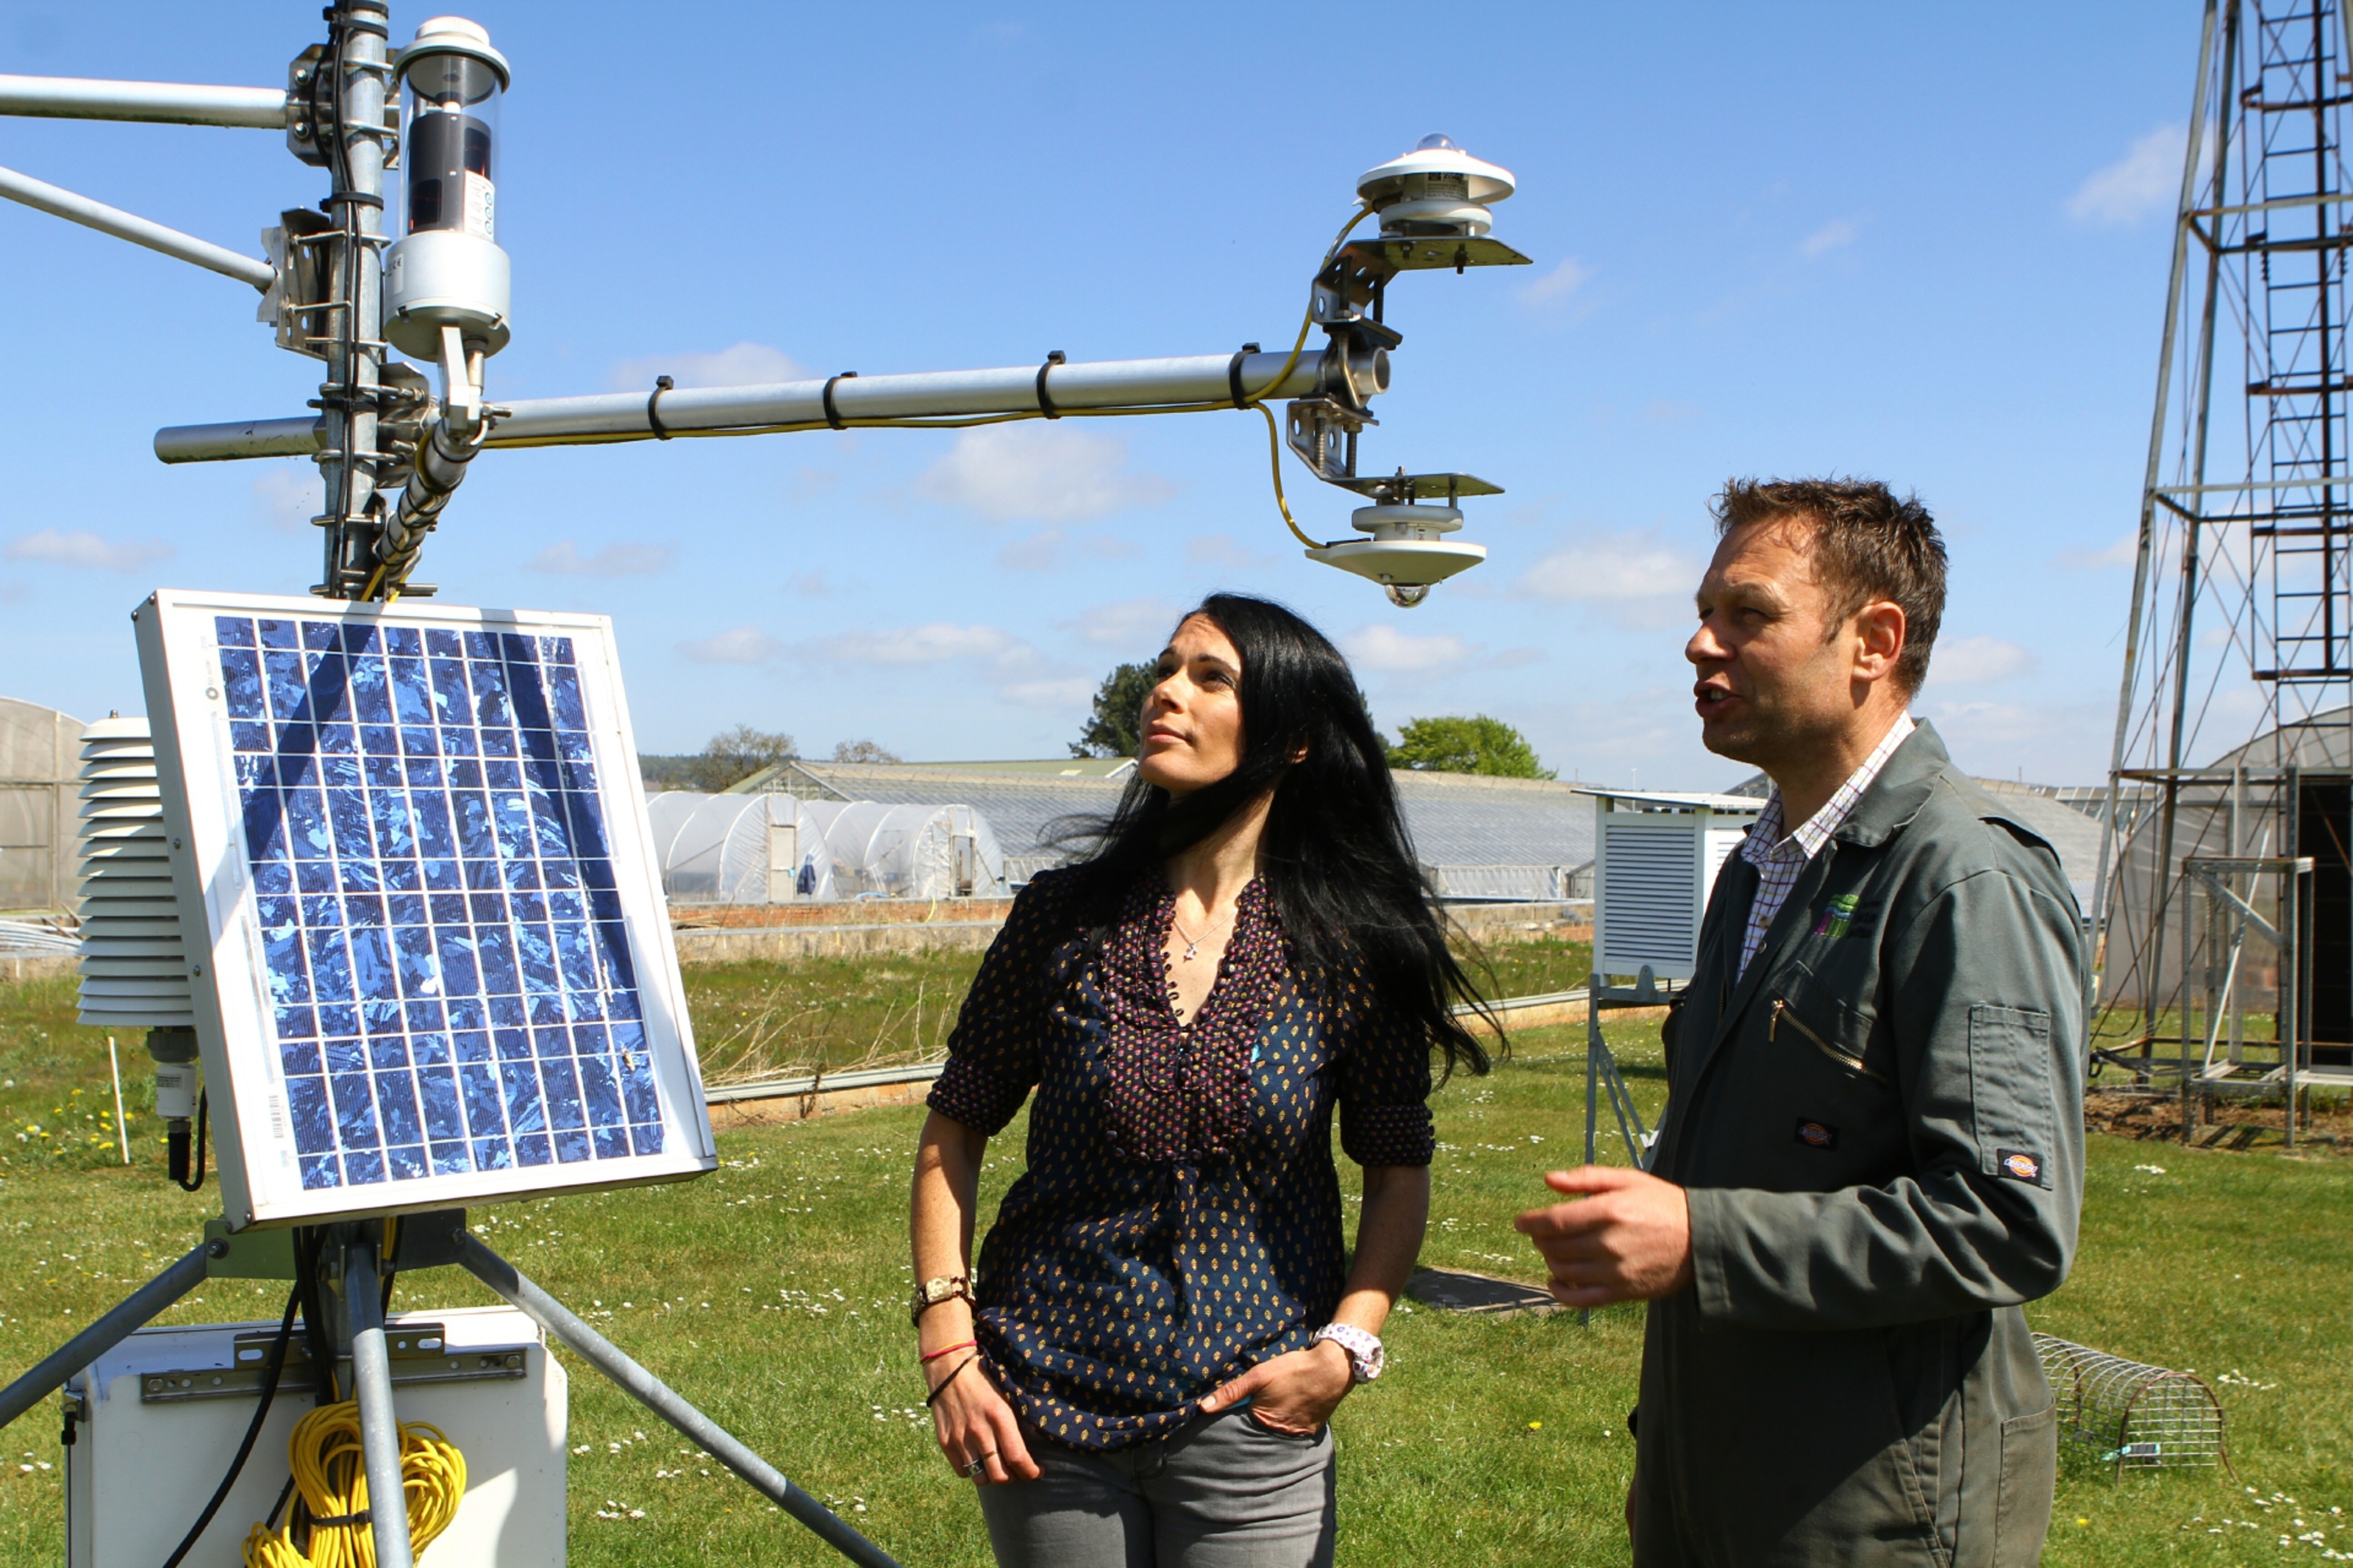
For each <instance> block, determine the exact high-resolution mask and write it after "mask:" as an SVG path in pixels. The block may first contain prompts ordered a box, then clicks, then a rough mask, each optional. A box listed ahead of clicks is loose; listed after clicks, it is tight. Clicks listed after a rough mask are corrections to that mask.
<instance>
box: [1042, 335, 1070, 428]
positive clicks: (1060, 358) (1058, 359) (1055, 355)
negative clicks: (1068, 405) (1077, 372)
mask: <svg viewBox="0 0 2353 1568" xmlns="http://www.w3.org/2000/svg"><path fill="white" fill-rule="evenodd" d="M1068 363H1071V356H1070V355H1068V354H1066V353H1063V352H1062V351H1061V350H1060V349H1055V350H1053V351H1052V352H1050V353H1048V354H1047V355H1046V363H1044V364H1041V365H1039V367H1038V412H1039V413H1040V414H1042V415H1044V416H1046V417H1047V418H1049V419H1060V417H1061V416H1062V411H1061V410H1060V409H1059V408H1057V407H1055V406H1054V395H1053V394H1052V393H1050V392H1048V391H1047V390H1046V374H1047V373H1048V372H1049V371H1050V370H1052V369H1053V368H1054V367H1055V366H1056V365H1058V364H1068Z"/></svg>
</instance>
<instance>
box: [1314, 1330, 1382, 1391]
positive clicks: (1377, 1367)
mask: <svg viewBox="0 0 2353 1568" xmlns="http://www.w3.org/2000/svg"><path fill="white" fill-rule="evenodd" d="M1325 1340H1330V1341H1331V1342H1333V1343H1334V1344H1335V1345H1338V1346H1339V1347H1340V1348H1341V1349H1342V1350H1344V1351H1346V1352H1348V1378H1349V1381H1351V1382H1353V1383H1370V1382H1372V1381H1373V1379H1375V1378H1377V1377H1378V1376H1380V1375H1381V1368H1383V1367H1385V1366H1387V1365H1388V1359H1389V1358H1388V1352H1387V1351H1385V1350H1383V1349H1381V1342H1380V1341H1379V1340H1378V1339H1377V1338H1376V1337H1375V1336H1373V1335H1371V1334H1368V1333H1366V1332H1365V1331H1364V1330H1362V1329H1357V1328H1351V1327H1349V1326H1348V1325H1347V1324H1346V1323H1326V1324H1324V1326H1323V1327H1322V1328H1320V1329H1318V1330H1316V1331H1315V1342H1316V1343H1318V1344H1321V1343H1322V1342H1324V1341H1325Z"/></svg>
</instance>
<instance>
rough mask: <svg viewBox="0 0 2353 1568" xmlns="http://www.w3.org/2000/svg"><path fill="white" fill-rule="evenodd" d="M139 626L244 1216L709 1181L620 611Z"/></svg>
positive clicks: (145, 616)
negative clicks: (613, 615) (622, 664)
mask: <svg viewBox="0 0 2353 1568" xmlns="http://www.w3.org/2000/svg"><path fill="white" fill-rule="evenodd" d="M137 619H138V623H139V647H140V658H141V665H142V672H143V674H144V676H145V679H146V685H147V697H148V706H149V710H150V713H151V715H152V716H153V732H154V744H155V765H156V770H157V773H158V776H159V780H160V782H161V784H162V788H163V795H164V816H165V823H166V826H167V827H168V829H169V831H170V833H171V835H172V838H173V843H172V848H173V851H174V854H173V861H172V868H173V872H174V879H175V886H176V888H177V889H178V898H179V902H180V907H181V909H182V910H183V921H184V926H185V930H186V931H188V933H189V938H188V940H189V942H190V945H191V947H192V948H195V947H196V946H197V942H196V936H195V932H196V931H197V930H198V929H199V924H198V921H195V920H193V919H190V918H188V915H187V911H188V910H191V909H192V908H200V910H201V929H202V930H203V931H204V932H205V936H206V943H205V945H206V946H207V947H208V948H209V957H210V962H209V963H206V962H204V961H203V960H202V959H201V958H199V959H198V961H197V962H195V963H193V964H192V965H191V976H190V978H191V985H192V991H193V994H194V996H195V1017H196V1026H197V1033H198V1038H199V1043H200V1045H201V1047H202V1050H203V1057H204V1066H205V1079H206V1090H207V1092H208V1093H209V1094H210V1095H211V1097H212V1124H213V1127H214V1128H215V1130H216V1131H215V1138H216V1142H217V1145H218V1149H219V1163H220V1170H221V1179H222V1184H223V1187H224V1189H225V1197H226V1198H227V1202H228V1205H229V1214H230V1217H231V1219H232V1222H236V1221H237V1216H238V1213H239V1209H240V1206H242V1209H243V1212H244V1215H245V1217H246V1218H248V1219H250V1220H253V1221H259V1222H268V1221H272V1220H292V1219H301V1220H304V1221H314V1220H316V1219H318V1218H319V1217H322V1216H326V1215H336V1214H386V1213H393V1212H397V1211H400V1210H404V1209H422V1208H433V1207H447V1206H452V1205H459V1204H465V1203H479V1202H482V1201H485V1200H488V1199H491V1198H500V1197H522V1196H528V1195H531V1194H537V1193H543V1192H549V1191H556V1190H573V1189H577V1188H581V1187H586V1186H609V1185H615V1184H623V1183H632V1182H640V1181H651V1180H663V1179H669V1178H673V1177H678V1176H684V1175H691V1174H694V1173H699V1172H702V1171H705V1170H709V1169H711V1168H712V1165H713V1164H714V1163H715V1160H714V1152H713V1147H712V1139H711V1131H710V1121H709V1116H708V1112H707V1110H706V1109H705V1106H704V1102H703V1099H702V1082H701V1079H700V1077H699V1074H698V1073H697V1071H696V1068H695V1063H694V1057H693V1042H692V1037H691V1028H690V1026H689V1023H688V1020H687V1014H686V1007H685V1002H684V993H683V989H682V987H681V983H680V980H679V975H678V968H677V962H676V958H675V955H674V952H673V951H672V949H671V946H670V937H669V926H668V921H667V916H666V911H665V910H664V906H663V903H662V900H661V891H660V883H659V868H658V866H657V865H656V863H655V861H654V858H653V857H652V855H651V852H650V845H649V842H648V834H647V829H646V826H645V807H644V801H643V796H642V795H641V793H640V785H639V783H638V770H637V766H636V754H637V748H636V744H635V742H634V740H633V738H632V737H631V734H630V731H629V724H628V713H627V710H626V708H625V705H624V703H623V700H622V693H621V682H620V675H619V668H618V664H617V660H616V658H615V656H614V650H613V643H612V633H611V625H610V623H609V622H608V621H607V620H606V619H605V618H604V617H602V616H575V615H557V614H543V613H537V612H523V611H507V610H477V609H466V608H462V607H459V606H454V605H430V604H426V605H397V606H394V607H391V608H386V607H385V606H382V605H341V604H331V603H328V602H325V601H321V600H315V599H279V598H262V597H257V596H253V595H220V594H197V593H188V592H180V591H168V590H167V591H164V592H161V593H158V594H157V595H155V596H154V598H153V599H152V600H151V601H149V602H148V603H147V604H146V605H142V606H141V609H140V611H139V613H138V616H137ZM225 1101H226V1102H227V1103H224V1102H225Z"/></svg>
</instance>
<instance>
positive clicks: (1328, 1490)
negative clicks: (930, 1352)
mask: <svg viewBox="0 0 2353 1568" xmlns="http://www.w3.org/2000/svg"><path fill="white" fill-rule="evenodd" d="M1023 1436H1025V1437H1028V1439H1029V1457H1030V1458H1033V1459H1035V1460H1036V1461H1037V1462H1038V1468H1039V1470H1040V1471H1042V1472H1043V1473H1042V1474H1040V1475H1039V1478H1038V1479H1036V1480H1034V1481H1009V1482H1007V1483H1005V1484H1003V1485H998V1486H989V1485H984V1486H982V1487H981V1489H980V1511H981V1513H982V1514H983V1515H984V1516H985V1517H986V1518H987V1521H988V1543H989V1545H990V1546H991V1547H993V1548H994V1549H995V1550H996V1552H997V1565H998V1568H1331V1564H1332V1534H1333V1526H1334V1520H1335V1510H1334V1505H1333V1496H1332V1447H1333V1445H1332V1428H1331V1427H1330V1426H1325V1427H1324V1429H1323V1430H1322V1431H1321V1432H1318V1433H1317V1434H1316V1435H1315V1436H1313V1437H1293V1436H1289V1435H1287V1434H1284V1433H1282V1432H1277V1431H1274V1430H1272V1429H1271V1428H1270V1427H1268V1426H1265V1425H1264V1424H1262V1423H1261V1421H1260V1420H1259V1419H1258V1417H1256V1416H1255V1415H1251V1414H1250V1406H1248V1405H1244V1406H1242V1407H1241V1408H1240V1409H1239V1410H1230V1411H1228V1412H1226V1413H1225V1414H1224V1415H1209V1416H1204V1417H1203V1418H1201V1419H1199V1420H1198V1421H1195V1422H1194V1423H1193V1424H1192V1425H1191V1426H1187V1427H1186V1428H1185V1429H1184V1430H1182V1431H1180V1432H1178V1433H1177V1434H1176V1436H1173V1437H1169V1438H1166V1439H1163V1440H1158V1441H1154V1442H1145V1443H1139V1444H1137V1445H1135V1446H1134V1447H1130V1448H1119V1449H1115V1450H1113V1451H1112V1452H1110V1453H1105V1454H1099V1453H1092V1452H1089V1451H1086V1450H1083V1449H1079V1448H1071V1447H1064V1446H1063V1445H1061V1444H1060V1443H1050V1442H1048V1441H1046V1440H1045V1439H1044V1438H1042V1437H1039V1436H1034V1435H1031V1434H1029V1433H1027V1432H1025V1433H1024V1434H1023Z"/></svg>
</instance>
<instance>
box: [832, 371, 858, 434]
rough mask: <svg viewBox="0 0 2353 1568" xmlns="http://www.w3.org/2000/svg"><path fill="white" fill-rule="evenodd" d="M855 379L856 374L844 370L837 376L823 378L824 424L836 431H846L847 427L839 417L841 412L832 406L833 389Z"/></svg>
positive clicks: (846, 423) (847, 424)
mask: <svg viewBox="0 0 2353 1568" xmlns="http://www.w3.org/2000/svg"><path fill="white" fill-rule="evenodd" d="M857 379H858V373H857V372H856V371H854V370H845V371H843V372H842V373H841V374H839V375H829V376H828V377H826V378H825V422H826V423H827V424H828V425H830V426H833V427H834V428H835V429H836V430H847V429H849V423H848V422H847V421H845V420H844V419H843V418H842V417H841V410H840V409H839V408H836V407H835V406H834V405H833V389H834V387H835V386H836V385H837V384H839V383H841V382H845V381H856V380H857Z"/></svg>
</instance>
